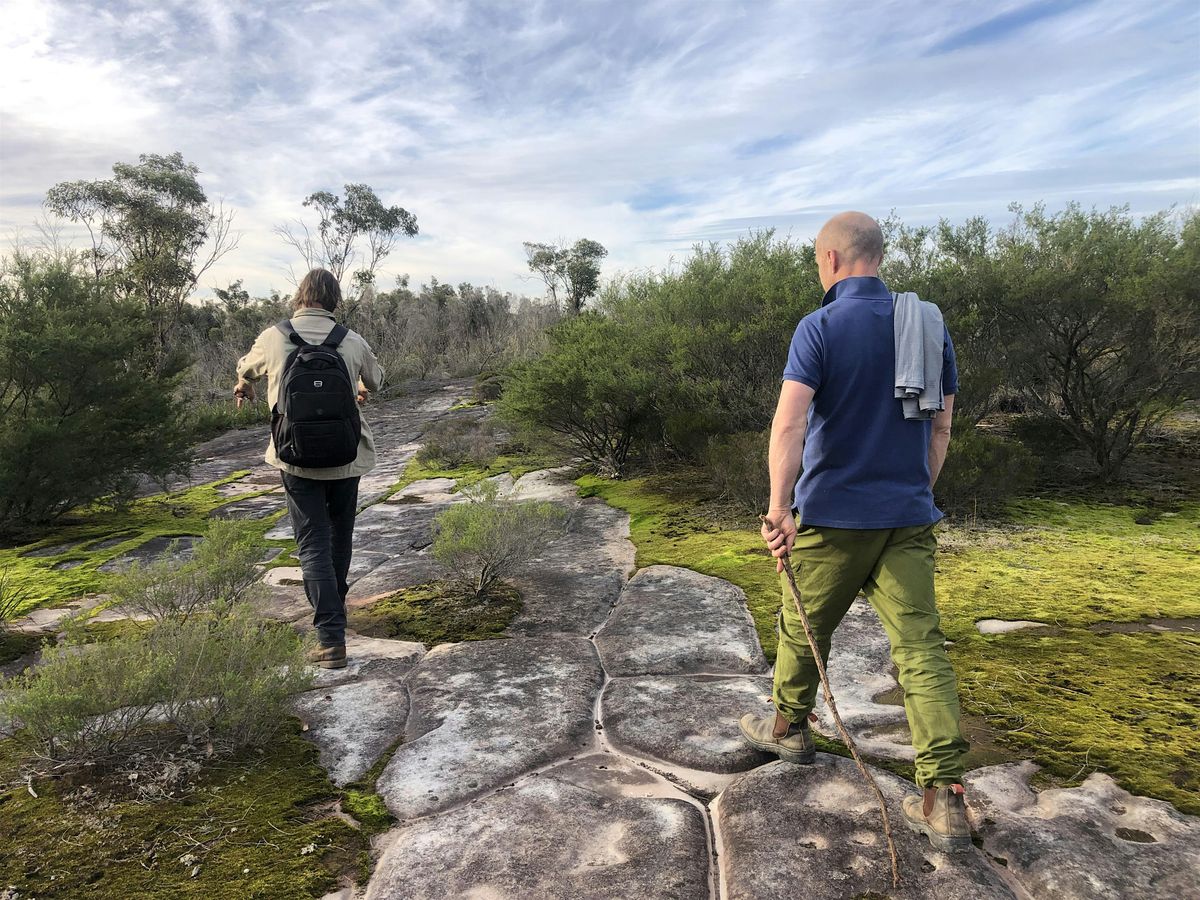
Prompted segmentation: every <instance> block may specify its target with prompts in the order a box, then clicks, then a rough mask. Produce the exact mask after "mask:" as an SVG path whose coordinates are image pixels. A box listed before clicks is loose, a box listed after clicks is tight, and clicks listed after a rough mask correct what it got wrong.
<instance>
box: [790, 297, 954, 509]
mask: <svg viewBox="0 0 1200 900" xmlns="http://www.w3.org/2000/svg"><path fill="white" fill-rule="evenodd" d="M942 357H943V362H942V393H944V394H954V393H957V392H958V369H957V367H956V365H955V361H954V345H953V344H952V343H951V342H950V333H949V332H948V331H947V332H946V342H945V346H944V349H943V353H942ZM895 372H896V347H895V337H894V333H893V310H892V295H891V293H890V292H889V291H888V289H887V286H886V285H885V284H884V283H883V282H882V281H880V280H879V279H878V278H875V277H873V276H866V277H854V278H846V279H844V280H842V281H839V282H838V283H837V284H835V285H834V286H833V287H831V288H830V289H829V291H828V292H827V293H826V294H825V299H824V301H822V303H821V308H820V309H818V310H817V311H816V312H813V313H810V314H809V315H807V316H805V317H804V318H803V319H801V320H800V324H799V325H798V326H796V333H795V334H794V335H793V336H792V346H791V349H790V350H789V351H788V361H787V368H786V369H785V370H784V372H783V377H784V379H785V380H788V381H799V382H801V383H803V384H807V385H808V386H809V387H811V388H812V389H813V390H814V391H815V392H816V394H815V396H814V397H813V402H812V406H811V407H810V408H809V413H808V432H807V435H806V437H805V440H804V473H803V474H802V475H801V477H800V481H799V482H798V483H797V484H796V497H795V505H796V509H797V510H798V521H799V522H800V523H801V524H803V525H823V526H827V527H830V528H903V527H906V526H910V525H929V524H931V523H933V522H936V521H938V520H939V519H940V518H941V517H942V513H941V511H940V510H939V509H938V508H937V507H936V506H935V505H934V503H933V491H932V490H930V487H929V439H930V436H931V435H932V433H933V423H932V422H931V421H929V420H922V421H909V420H906V419H905V418H904V412H903V410H902V409H901V405H900V401H899V400H897V399H896V397H895Z"/></svg>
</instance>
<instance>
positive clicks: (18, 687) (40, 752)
mask: <svg viewBox="0 0 1200 900" xmlns="http://www.w3.org/2000/svg"><path fill="white" fill-rule="evenodd" d="M309 678H310V676H309V674H308V670H307V668H306V666H305V660H304V653H303V645H302V643H301V641H300V638H299V637H298V636H297V635H296V634H295V633H293V632H292V631H291V630H290V629H287V628H282V627H280V626H279V625H278V624H277V623H273V622H268V621H266V620H263V619H261V618H258V617H256V616H255V615H254V613H253V611H252V610H251V609H250V608H249V607H248V606H245V605H238V606H226V605H224V604H217V605H215V606H213V607H211V608H210V609H208V610H206V611H205V612H203V613H201V614H197V615H194V616H192V617H191V618H189V619H187V620H175V619H170V620H165V621H161V622H157V623H155V624H153V625H152V626H151V627H149V628H147V629H146V630H144V631H130V632H126V633H125V634H120V635H117V636H116V637H114V638H113V639H112V640H108V641H104V642H101V643H87V637H86V635H84V634H83V632H82V630H81V629H80V630H77V631H75V632H74V633H69V634H68V637H67V638H66V639H65V640H64V641H62V642H60V643H59V644H58V645H57V646H54V647H48V648H47V649H46V650H45V652H44V655H43V658H42V661H41V664H40V665H38V666H37V667H36V668H34V669H30V670H27V671H26V672H25V673H23V674H21V675H18V676H17V677H15V678H13V679H10V680H9V681H7V682H5V683H4V697H3V699H2V700H0V721H3V722H8V723H11V727H12V730H13V732H14V733H13V738H12V740H13V741H14V742H16V744H17V746H18V747H19V749H20V752H21V754H22V755H23V757H24V758H25V760H26V761H27V762H28V763H31V764H34V765H39V764H40V765H43V766H44V765H52V766H54V767H55V768H58V769H62V768H68V769H69V768H75V767H79V766H83V765H90V764H96V763H104V762H107V761H111V760H114V759H115V758H119V757H126V756H129V755H132V754H135V753H153V752H154V751H155V750H156V749H157V748H161V747H164V746H168V745H172V744H174V745H177V744H178V743H179V741H180V740H182V741H184V742H186V743H188V744H193V745H199V746H206V747H208V748H209V752H210V753H226V752H234V751H237V750H239V749H242V748H245V747H251V746H262V745H263V744H264V743H266V742H267V741H269V740H270V739H271V738H272V737H273V736H274V735H275V733H276V732H277V730H278V729H279V727H280V726H281V725H282V724H283V723H284V722H285V721H286V717H287V701H288V699H289V698H290V697H291V696H292V695H294V694H295V693H297V692H298V691H301V690H303V689H305V688H306V687H307V686H308V684H309Z"/></svg>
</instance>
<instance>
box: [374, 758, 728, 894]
mask: <svg viewBox="0 0 1200 900" xmlns="http://www.w3.org/2000/svg"><path fill="white" fill-rule="evenodd" d="M572 775H573V773H572V772H571V771H570V770H567V771H565V772H563V773H561V774H559V773H558V772H557V770H551V771H550V772H547V773H544V774H542V775H541V776H539V777H531V778H527V779H525V780H524V781H522V782H521V783H520V784H518V785H516V786H515V787H512V788H509V789H507V790H504V791H500V792H498V793H494V794H492V795H491V796H489V797H487V798H485V799H483V800H480V801H478V802H476V803H472V804H470V805H468V806H464V807H461V808H459V809H456V810H454V811H452V812H449V813H446V814H445V815H442V816H438V817H435V818H432V819H426V820H423V821H421V822H418V823H416V824H413V825H411V826H409V827H407V828H402V829H401V830H400V831H399V832H397V833H395V836H394V838H393V842H392V843H391V846H390V847H389V849H388V850H387V851H386V852H385V853H384V855H383V857H382V859H381V860H380V862H379V865H378V867H377V868H376V870H375V875H374V877H373V878H372V879H371V886H370V889H369V890H368V891H367V897H368V898H369V900H394V898H400V897H403V898H406V900H422V898H429V900H443V898H447V897H474V898H480V900H482V898H500V897H506V898H507V897H513V898H518V897H519V898H524V900H559V898H564V897H628V898H641V897H644V898H651V897H654V898H659V897H662V898H668V897H678V898H698V897H707V896H708V895H709V883H708V859H707V855H708V851H707V847H706V843H705V831H704V816H703V813H702V812H701V811H700V810H698V809H697V808H695V807H694V806H692V805H690V804H688V803H686V802H684V801H682V800H677V799H666V798H659V797H651V798H637V797H626V796H622V790H623V787H624V786H623V784H622V781H623V778H622V776H621V775H620V774H615V775H614V776H613V777H612V778H611V779H603V778H600V779H594V780H592V781H591V783H588V782H587V781H585V782H584V783H583V784H580V783H579V780H577V779H576V778H573V777H572ZM625 777H628V776H625ZM606 780H608V781H611V782H612V783H611V784H610V785H605V784H603V782H604V781H606ZM597 781H599V782H600V783H597Z"/></svg>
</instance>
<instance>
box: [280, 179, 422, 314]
mask: <svg viewBox="0 0 1200 900" xmlns="http://www.w3.org/2000/svg"><path fill="white" fill-rule="evenodd" d="M303 205H304V207H305V208H306V209H311V210H313V211H314V212H315V213H316V215H317V221H316V224H315V225H313V224H310V223H308V222H305V221H304V220H303V219H296V220H295V221H294V222H292V223H288V224H283V225H278V226H276V228H275V233H276V234H277V235H279V237H281V238H282V239H283V241H284V242H285V243H286V244H288V245H289V246H290V247H292V248H293V249H294V250H296V251H297V252H298V253H299V254H300V256H301V258H303V260H304V265H305V268H306V269H312V268H316V267H318V266H320V267H322V268H326V269H328V270H329V271H330V272H332V273H333V274H334V275H335V276H336V277H337V279H338V281H343V280H344V279H345V278H346V277H347V275H349V276H350V277H351V278H352V279H353V282H354V284H355V285H356V286H357V287H358V288H359V290H360V291H361V290H362V289H365V288H366V287H367V286H368V285H373V284H374V283H375V274H376V272H378V271H379V266H380V264H381V263H382V262H383V260H384V259H385V258H386V257H387V256H388V254H389V253H391V252H392V248H393V247H395V245H396V241H397V240H398V239H399V238H400V237H402V236H403V237H416V235H417V232H418V228H417V217H416V216H415V215H413V214H412V213H410V212H409V211H408V210H406V209H404V208H403V207H400V206H384V204H383V201H381V200H380V199H379V197H378V195H376V193H375V191H374V190H373V189H372V188H371V187H370V186H369V185H365V184H347V185H346V193H345V196H344V197H339V196H337V195H336V194H334V193H331V192H330V191H317V192H315V193H312V194H309V195H308V196H307V197H305V198H304V203H303ZM355 263H358V265H357V267H355Z"/></svg>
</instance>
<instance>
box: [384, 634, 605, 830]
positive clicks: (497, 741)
mask: <svg viewBox="0 0 1200 900" xmlns="http://www.w3.org/2000/svg"><path fill="white" fill-rule="evenodd" d="M602 678H603V673H602V672H601V669H600V662H599V660H598V659H597V658H596V652H595V649H594V648H593V647H592V645H591V644H590V643H589V642H588V641H586V640H581V639H578V638H576V639H571V638H561V639H547V638H512V639H509V640H496V641H477V642H469V643H462V644H453V645H443V646H442V647H439V648H436V649H435V650H433V651H432V652H430V653H429V655H428V656H426V657H425V658H424V659H423V660H422V661H421V663H420V664H419V665H418V666H417V667H416V669H415V670H414V671H413V672H412V674H411V675H410V676H409V677H408V680H407V684H408V691H409V697H410V709H409V714H408V723H407V726H406V728H405V738H404V743H403V744H402V745H401V746H400V748H399V749H398V750H397V751H396V753H395V755H394V756H393V757H392V759H391V761H390V762H389V763H388V765H387V767H386V768H385V769H384V770H383V774H382V775H381V776H380V778H379V782H378V784H377V786H376V790H377V791H378V792H379V794H380V795H381V796H382V797H383V798H384V800H385V802H386V803H387V805H388V808H389V809H391V811H392V813H393V814H394V815H395V816H396V817H397V818H398V819H411V818H414V817H416V816H423V815H428V814H430V813H433V812H436V811H438V810H441V809H445V808H446V807H448V806H452V805H453V804H455V803H458V802H460V801H462V800H464V799H467V798H470V797H473V796H476V795H478V794H481V793H483V792H485V791H487V790H490V789H494V788H497V787H500V786H502V785H504V784H505V783H507V782H509V781H511V780H513V779H514V778H516V777H517V776H519V775H522V774H524V773H526V772H528V771H530V770H532V769H534V768H537V767H539V766H544V765H546V764H548V763H551V762H553V761H555V760H557V759H562V758H565V757H567V756H569V755H571V754H573V753H576V752H580V751H582V750H583V749H585V748H586V747H587V745H588V742H589V741H590V739H591V733H592V729H593V722H592V707H593V704H594V702H595V697H596V694H597V692H598V691H599V689H600V684H601V682H602Z"/></svg>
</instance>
